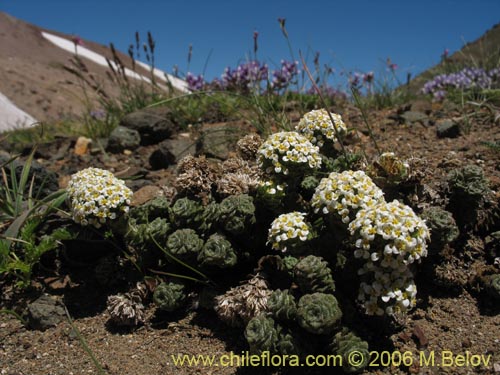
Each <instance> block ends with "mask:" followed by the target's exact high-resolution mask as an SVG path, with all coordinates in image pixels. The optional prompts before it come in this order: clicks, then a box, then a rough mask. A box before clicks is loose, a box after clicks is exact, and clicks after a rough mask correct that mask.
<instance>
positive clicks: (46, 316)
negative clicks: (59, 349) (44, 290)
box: [28, 294, 66, 331]
mask: <svg viewBox="0 0 500 375" xmlns="http://www.w3.org/2000/svg"><path fill="white" fill-rule="evenodd" d="M65 319H66V312H65V311H64V308H63V307H62V305H61V303H60V302H59V301H57V300H56V299H55V298H53V297H51V296H49V295H48V294H44V295H42V296H41V297H40V298H38V299H37V300H35V301H33V302H32V303H30V304H29V305H28V323H29V326H30V327H31V328H33V329H36V330H39V331H45V330H46V329H48V328H51V327H55V326H57V325H58V324H59V323H60V322H62V321H63V320H65Z"/></svg>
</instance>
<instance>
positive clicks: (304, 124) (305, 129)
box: [295, 109, 347, 147]
mask: <svg viewBox="0 0 500 375" xmlns="http://www.w3.org/2000/svg"><path fill="white" fill-rule="evenodd" d="M330 115H331V116H332V119H333V123H332V120H331V119H330V116H329V115H328V111H327V110H326V109H318V110H314V111H311V112H308V113H306V114H305V115H304V117H302V118H301V119H300V121H299V124H298V125H297V126H296V127H295V129H296V130H297V131H298V132H300V133H302V134H303V135H305V136H306V137H307V138H308V139H309V140H310V141H311V142H312V143H314V144H316V145H317V146H318V147H323V145H324V144H325V142H326V141H332V142H336V141H337V135H342V134H345V133H346V132H347V127H346V125H345V124H344V121H342V116H340V115H338V114H336V113H330Z"/></svg>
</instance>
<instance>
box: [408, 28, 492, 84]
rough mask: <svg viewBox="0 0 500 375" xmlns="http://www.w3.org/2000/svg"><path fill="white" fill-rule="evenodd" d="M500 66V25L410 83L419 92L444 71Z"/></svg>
mask: <svg viewBox="0 0 500 375" xmlns="http://www.w3.org/2000/svg"><path fill="white" fill-rule="evenodd" d="M499 65H500V23H499V24H496V25H494V26H493V27H492V28H491V29H490V30H488V31H486V33H484V34H483V35H482V36H481V37H480V38H478V39H476V40H475V41H473V42H469V43H466V44H465V45H464V46H463V47H462V48H461V49H460V50H459V51H457V52H455V53H454V54H452V55H450V56H449V57H448V59H447V60H446V61H445V62H443V61H441V62H440V63H439V64H436V65H434V66H433V67H432V68H430V69H428V70H426V71H425V72H423V73H421V74H419V75H418V76H416V77H415V78H414V79H413V80H412V81H411V82H410V89H411V90H412V91H413V92H418V91H419V90H420V89H421V88H422V87H423V86H424V84H425V82H427V81H428V80H431V79H432V78H433V77H434V76H436V75H437V74H441V73H443V72H444V71H447V70H450V68H451V67H452V68H453V70H460V69H461V68H464V67H467V66H468V67H482V68H485V69H492V68H493V67H494V66H499Z"/></svg>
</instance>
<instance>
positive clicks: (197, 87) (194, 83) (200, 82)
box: [186, 72, 205, 91]
mask: <svg viewBox="0 0 500 375" xmlns="http://www.w3.org/2000/svg"><path fill="white" fill-rule="evenodd" d="M186 82H187V84H188V89H189V90H191V91H201V90H203V88H204V87H205V79H204V78H203V75H202V74H200V75H198V76H195V75H194V74H192V73H189V72H188V74H186Z"/></svg>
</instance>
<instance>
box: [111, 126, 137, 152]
mask: <svg viewBox="0 0 500 375" xmlns="http://www.w3.org/2000/svg"><path fill="white" fill-rule="evenodd" d="M140 143H141V136H140V134H139V132H138V131H137V130H135V129H130V128H126V127H125V126H117V127H116V128H115V129H114V130H113V131H112V132H111V134H110V135H109V140H108V147H107V151H109V152H114V153H119V152H122V151H123V150H134V149H136V148H137V147H139V145H140Z"/></svg>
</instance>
